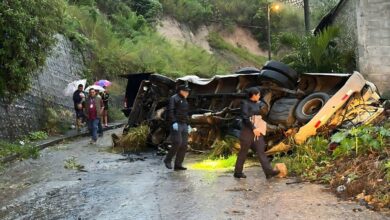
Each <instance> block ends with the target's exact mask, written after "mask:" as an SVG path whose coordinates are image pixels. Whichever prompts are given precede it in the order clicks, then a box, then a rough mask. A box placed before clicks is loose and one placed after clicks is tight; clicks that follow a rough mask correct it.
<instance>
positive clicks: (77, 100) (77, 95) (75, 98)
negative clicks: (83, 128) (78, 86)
mask: <svg viewBox="0 0 390 220" xmlns="http://www.w3.org/2000/svg"><path fill="white" fill-rule="evenodd" d="M80 93H84V92H83V91H79V90H76V91H75V92H74V93H73V103H74V110H75V111H76V119H82V120H84V119H85V118H84V117H85V115H84V110H83V108H79V106H78V105H80V104H81V105H82V104H83V103H82V102H83V99H82V98H81V96H80Z"/></svg>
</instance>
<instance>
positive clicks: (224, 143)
mask: <svg viewBox="0 0 390 220" xmlns="http://www.w3.org/2000/svg"><path fill="white" fill-rule="evenodd" d="M211 149H213V150H212V152H211V155H210V157H211V158H213V159H215V158H221V157H224V158H226V157H229V156H230V155H235V154H237V153H238V151H239V150H240V141H239V140H238V138H236V137H233V136H226V137H225V138H223V139H221V140H216V141H215V142H214V144H213V145H212V146H211Z"/></svg>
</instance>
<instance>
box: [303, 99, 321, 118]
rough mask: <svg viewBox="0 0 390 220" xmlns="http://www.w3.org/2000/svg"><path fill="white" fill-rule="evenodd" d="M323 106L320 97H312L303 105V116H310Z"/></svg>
mask: <svg viewBox="0 0 390 220" xmlns="http://www.w3.org/2000/svg"><path fill="white" fill-rule="evenodd" d="M323 106H324V100H322V99H320V98H315V99H312V100H310V101H308V102H306V104H305V105H304V106H303V108H302V114H303V115H305V116H312V115H314V114H316V113H317V112H319V111H320V110H321V108H322V107H323Z"/></svg>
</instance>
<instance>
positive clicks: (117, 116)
mask: <svg viewBox="0 0 390 220" xmlns="http://www.w3.org/2000/svg"><path fill="white" fill-rule="evenodd" d="M108 118H109V119H108V120H110V121H121V120H125V119H126V116H125V115H124V114H123V112H122V111H121V110H120V109H119V108H110V109H109V110H108Z"/></svg>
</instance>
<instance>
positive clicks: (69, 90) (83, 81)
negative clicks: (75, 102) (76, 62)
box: [64, 79, 87, 96]
mask: <svg viewBox="0 0 390 220" xmlns="http://www.w3.org/2000/svg"><path fill="white" fill-rule="evenodd" d="M86 83H87V80H86V79H81V80H76V81H73V82H71V83H69V84H68V85H67V86H66V88H65V89H64V95H65V96H72V94H73V93H74V91H76V90H77V87H78V86H79V85H80V84H82V85H83V87H85V84H86Z"/></svg>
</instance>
